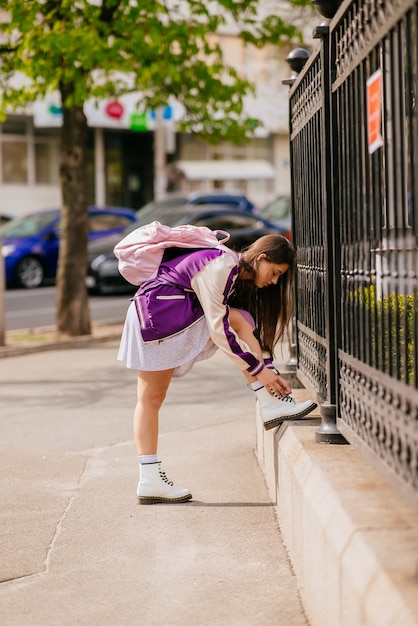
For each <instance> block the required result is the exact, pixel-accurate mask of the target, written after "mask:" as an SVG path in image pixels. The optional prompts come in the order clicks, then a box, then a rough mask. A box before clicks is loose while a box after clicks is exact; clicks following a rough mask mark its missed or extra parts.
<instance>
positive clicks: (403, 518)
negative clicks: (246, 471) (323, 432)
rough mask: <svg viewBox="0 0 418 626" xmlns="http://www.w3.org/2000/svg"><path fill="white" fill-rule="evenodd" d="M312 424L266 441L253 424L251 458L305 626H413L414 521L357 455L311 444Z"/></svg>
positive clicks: (417, 528) (416, 608)
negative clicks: (261, 476)
mask: <svg viewBox="0 0 418 626" xmlns="http://www.w3.org/2000/svg"><path fill="white" fill-rule="evenodd" d="M294 396H295V399H296V400H303V399H306V397H307V396H308V392H307V391H306V390H297V391H296V392H295V393H294ZM318 416H319V413H318V411H315V412H314V413H313V414H312V416H309V418H310V419H306V418H305V419H304V420H303V421H300V422H294V423H292V424H290V423H289V424H287V425H283V426H282V427H281V428H280V429H276V431H275V432H274V434H273V437H272V436H269V435H268V433H267V434H266V433H265V432H264V429H263V427H262V423H261V418H260V416H259V415H257V450H256V452H257V458H258V461H259V463H260V466H261V467H262V469H263V472H264V475H265V478H266V483H267V486H268V489H269V493H270V497H271V498H272V499H273V501H274V502H275V503H276V505H275V506H276V511H277V517H278V520H279V525H280V528H281V531H282V533H283V539H284V543H285V545H286V547H287V549H288V554H289V558H290V560H291V562H292V565H293V568H294V571H295V574H296V578H297V580H298V583H299V586H300V588H301V593H302V598H303V602H304V606H305V608H306V611H307V614H308V616H309V620H310V623H311V624H312V626H352V625H354V624H355V625H356V626H383V625H385V626H416V625H417V624H418V596H417V593H416V589H417V560H416V554H417V553H418V514H417V512H416V510H414V509H413V508H412V506H411V505H410V503H409V502H408V501H407V500H406V498H405V497H403V495H402V494H401V493H399V491H398V490H396V489H395V488H394V487H393V486H392V485H390V484H388V482H386V481H385V479H384V477H383V476H382V474H381V472H379V471H378V470H377V469H376V468H375V467H373V466H372V465H371V464H370V463H369V462H367V460H366V459H365V458H364V457H363V456H362V454H361V452H360V451H359V450H358V449H357V448H356V446H354V445H348V446H346V445H343V446H340V445H318V444H317V443H315V431H316V429H317V427H318V425H319V424H320V421H319V419H318ZM311 417H313V418H314V419H311ZM315 418H316V420H315Z"/></svg>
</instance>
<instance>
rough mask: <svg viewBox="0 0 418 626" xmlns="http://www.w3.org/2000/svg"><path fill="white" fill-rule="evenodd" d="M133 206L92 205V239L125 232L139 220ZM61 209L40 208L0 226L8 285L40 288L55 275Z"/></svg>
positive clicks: (90, 220) (90, 233)
mask: <svg viewBox="0 0 418 626" xmlns="http://www.w3.org/2000/svg"><path fill="white" fill-rule="evenodd" d="M136 221H137V216H136V212H135V211H134V210H133V209H123V208H116V207H115V208H113V207H106V208H98V207H89V222H90V232H89V241H94V240H96V239H100V238H101V237H107V236H109V235H114V234H118V233H122V232H123V231H124V230H125V229H126V228H127V226H129V225H130V224H133V223H136ZM59 222H60V210H59V209H52V210H49V211H38V212H37V213H32V214H30V215H25V216H24V217H21V218H16V219H13V220H11V221H10V222H8V223H7V224H5V225H3V226H1V227H0V240H1V241H2V244H3V256H4V260H5V269H6V284H10V285H12V284H17V285H20V286H21V287H26V288H33V287H39V286H40V285H41V284H42V282H43V281H44V279H45V278H55V275H56V272H57V263H58V250H59V241H60V234H59Z"/></svg>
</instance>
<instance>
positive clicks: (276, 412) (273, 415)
mask: <svg viewBox="0 0 418 626" xmlns="http://www.w3.org/2000/svg"><path fill="white" fill-rule="evenodd" d="M248 387H249V388H250V389H252V390H253V391H255V395H256V396H257V400H258V402H259V405H260V415H261V419H262V420H263V424H264V428H265V429H266V430H269V429H270V428H274V427H275V426H280V424H282V423H283V422H285V421H286V422H287V421H291V420H298V419H300V418H301V417H304V416H305V415H308V413H310V412H311V411H313V410H314V409H316V407H317V406H318V405H317V404H316V403H315V402H312V400H306V401H305V402H295V401H294V399H293V398H292V397H291V396H282V397H280V396H277V395H274V396H271V395H270V394H269V393H268V391H266V389H265V388H264V387H263V386H262V385H261V384H260V383H251V384H250V385H248Z"/></svg>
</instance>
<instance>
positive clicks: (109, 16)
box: [0, 0, 305, 141]
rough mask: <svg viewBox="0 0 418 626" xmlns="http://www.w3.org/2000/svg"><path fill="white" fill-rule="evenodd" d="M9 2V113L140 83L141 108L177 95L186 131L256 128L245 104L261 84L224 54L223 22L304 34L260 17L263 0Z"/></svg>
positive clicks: (273, 38)
mask: <svg viewBox="0 0 418 626" xmlns="http://www.w3.org/2000/svg"><path fill="white" fill-rule="evenodd" d="M294 2H295V4H299V5H300V4H301V3H302V4H303V3H304V2H305V0H302V2H301V0H294ZM0 8H2V9H4V10H5V11H7V13H8V15H9V20H8V21H7V20H6V21H3V22H2V23H0V27H1V31H0V32H1V36H0V42H1V43H0V112H2V113H4V112H5V111H6V110H8V109H9V107H12V108H13V109H19V108H20V107H24V106H25V105H26V104H27V103H28V102H30V101H33V100H35V99H36V98H38V97H41V98H42V97H44V96H45V95H46V94H47V93H50V92H54V91H59V92H60V93H61V95H62V94H66V96H65V101H64V102H63V103H62V104H63V107H64V108H67V107H72V106H82V105H83V103H84V102H85V101H86V100H87V99H89V98H92V97H93V98H105V97H112V96H114V97H117V96H119V95H122V94H123V93H127V92H136V91H139V92H141V94H142V99H141V103H140V104H141V107H142V108H156V107H157V106H160V105H165V104H167V102H168V101H169V98H170V97H175V98H176V99H177V100H178V101H179V102H180V103H181V104H182V105H183V106H184V108H185V116H184V119H183V121H182V126H181V128H180V130H188V131H193V132H196V133H198V134H201V135H203V136H206V138H209V139H210V138H212V139H214V140H216V139H230V140H236V141H239V140H242V139H244V138H245V137H246V135H247V134H248V132H250V131H251V130H253V129H254V120H249V119H247V118H246V117H245V115H244V112H243V104H242V102H243V97H244V96H245V95H246V94H248V93H251V91H252V89H253V87H252V85H251V84H250V83H249V82H248V81H247V80H245V79H243V78H242V77H241V76H240V75H239V74H238V72H237V71H236V70H234V69H233V68H232V67H229V66H228V65H227V63H226V62H225V59H223V57H222V53H221V50H220V48H219V46H218V44H217V40H216V36H215V33H216V31H217V30H218V29H219V27H221V26H223V25H225V24H226V23H228V24H231V25H232V27H233V29H235V32H237V33H240V34H241V38H242V40H243V41H245V42H246V43H247V45H249V44H251V45H254V46H257V47H261V46H263V45H265V44H267V43H273V44H275V45H278V44H281V43H288V42H289V41H292V40H298V39H299V38H300V37H299V33H298V31H297V29H296V28H295V27H294V26H292V25H288V24H285V23H284V21H283V20H282V19H280V17H278V16H277V15H267V16H266V17H265V18H264V19H262V20H260V19H259V18H258V17H257V14H258V11H257V8H258V0H246V1H245V2H241V1H240V2H238V1H237V0H217V1H216V2H210V3H209V2H205V1H202V0H187V1H183V2H175V1H173V2H171V3H165V2H163V1H159V0H136V1H133V0H102V1H100V2H99V1H98V0H77V2H74V1H73V0H43V1H36V0H31V1H30V2H26V1H24V0H0ZM16 72H18V73H19V74H20V75H21V77H22V79H23V82H19V83H17V82H16V78H15V76H14V74H15V73H16Z"/></svg>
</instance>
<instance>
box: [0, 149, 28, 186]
mask: <svg viewBox="0 0 418 626" xmlns="http://www.w3.org/2000/svg"><path fill="white" fill-rule="evenodd" d="M27 152H28V147H27V144H26V143H24V142H22V143H17V142H14V141H3V142H2V144H1V156H2V180H3V182H4V183H27V182H28V155H27Z"/></svg>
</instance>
